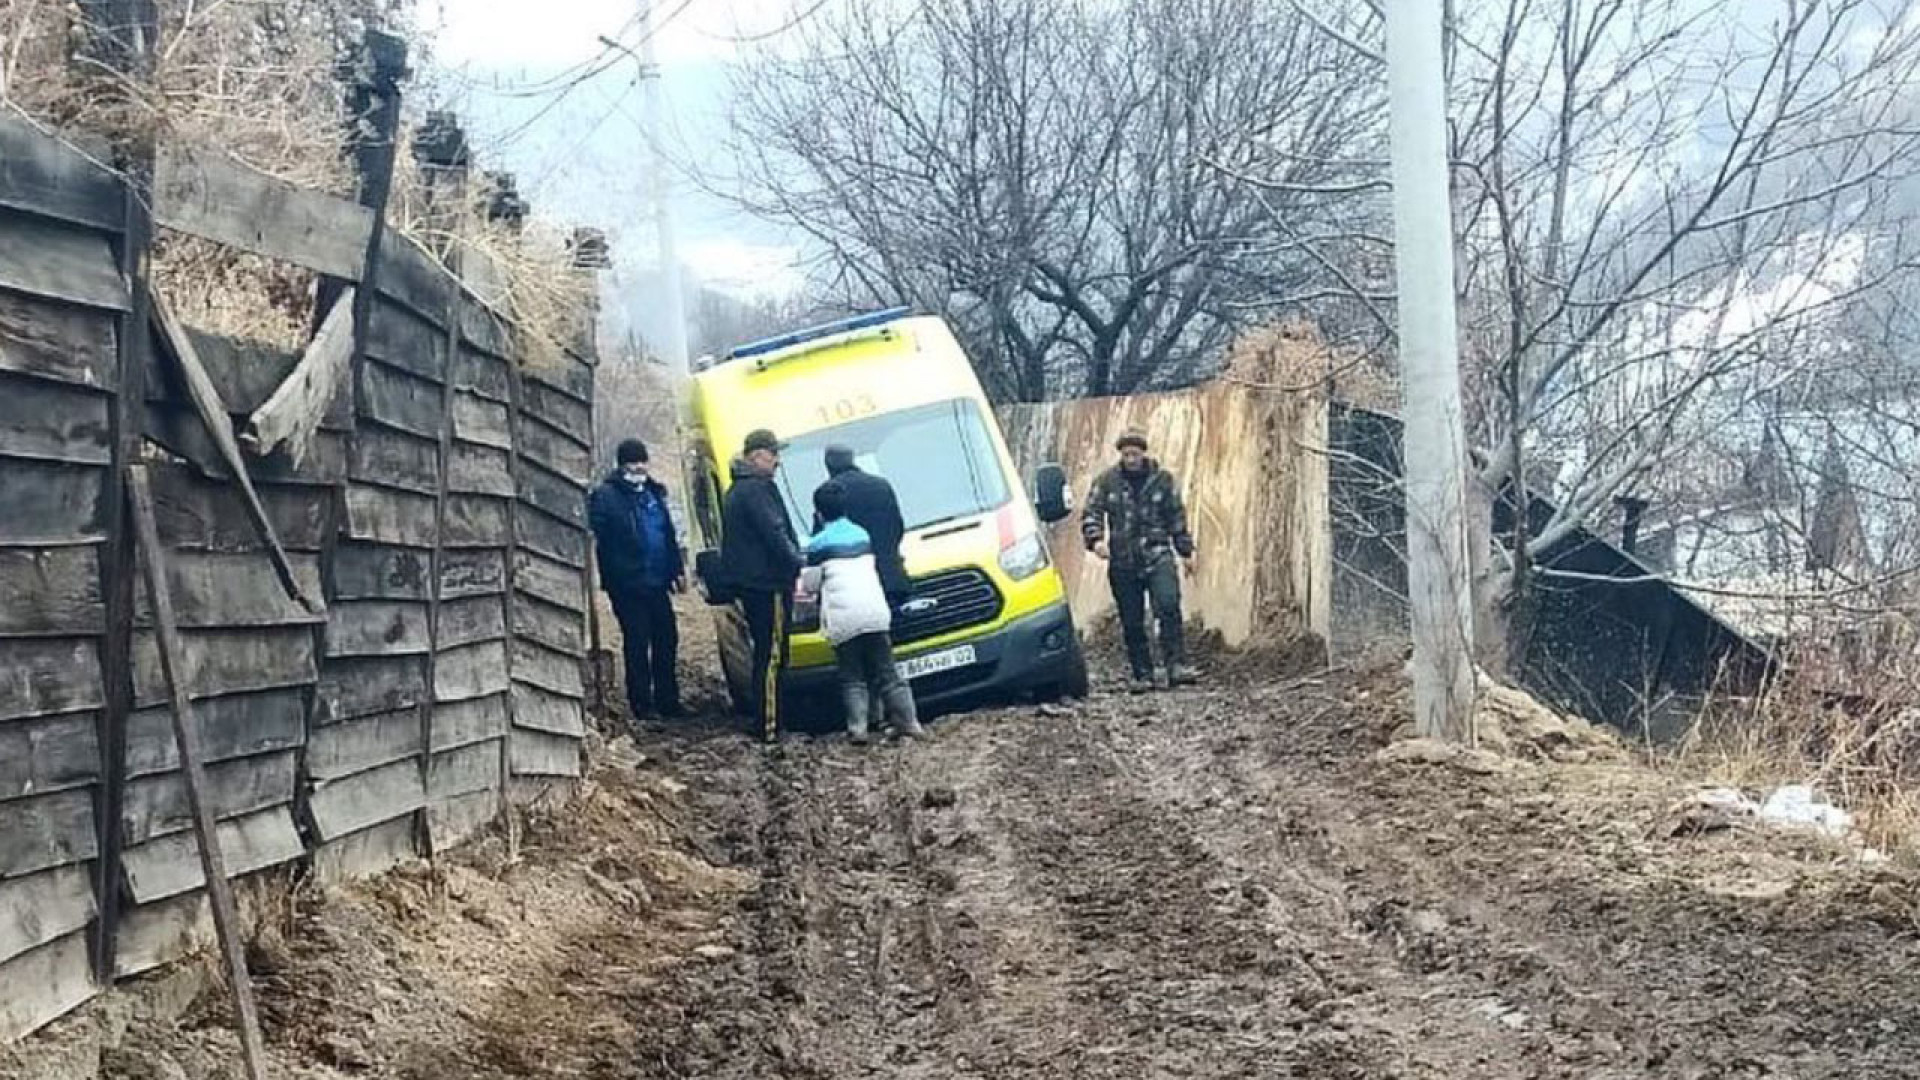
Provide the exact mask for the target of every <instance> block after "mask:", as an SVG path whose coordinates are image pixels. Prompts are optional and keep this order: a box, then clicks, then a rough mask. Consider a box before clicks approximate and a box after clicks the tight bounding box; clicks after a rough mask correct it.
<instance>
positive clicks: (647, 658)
mask: <svg viewBox="0 0 1920 1080" xmlns="http://www.w3.org/2000/svg"><path fill="white" fill-rule="evenodd" d="M614 456H615V459H616V464H615V466H614V469H613V471H612V472H610V473H608V474H607V477H606V479H605V480H602V481H601V482H600V486H599V487H597V488H595V489H594V491H593V494H592V495H591V496H590V497H589V498H588V500H587V519H588V523H589V524H590V525H591V526H592V527H593V540H594V549H595V552H596V554H597V555H598V556H599V564H600V587H601V588H602V589H604V590H606V594H607V599H608V601H610V602H611V603H612V605H613V615H614V618H616V619H618V620H620V641H621V644H622V646H623V647H624V653H625V660H626V670H627V707H628V708H629V709H631V710H632V711H633V720H634V723H636V724H637V723H641V722H643V721H645V720H646V719H647V718H648V717H649V716H650V715H657V716H661V717H666V718H669V719H671V718H673V717H677V716H680V715H681V708H680V682H679V679H678V678H677V677H676V672H675V670H674V669H675V665H676V664H677V662H678V659H679V650H680V632H679V628H678V626H676V625H675V623H674V614H673V598H672V597H671V596H670V595H669V594H670V593H675V592H679V591H681V590H682V589H684V588H685V587H686V569H685V560H684V558H683V556H682V554H681V551H680V538H679V535H678V534H677V533H676V532H675V531H674V527H673V515H672V513H671V512H670V511H669V510H668V509H667V489H666V487H665V486H663V485H662V484H661V483H660V481H658V480H656V479H654V477H653V474H652V473H651V472H650V471H649V469H648V465H647V444H646V443H643V442H641V441H640V440H639V439H628V440H626V441H624V442H622V443H621V444H620V448H619V450H618V451H617V452H616V454H615V455H614Z"/></svg>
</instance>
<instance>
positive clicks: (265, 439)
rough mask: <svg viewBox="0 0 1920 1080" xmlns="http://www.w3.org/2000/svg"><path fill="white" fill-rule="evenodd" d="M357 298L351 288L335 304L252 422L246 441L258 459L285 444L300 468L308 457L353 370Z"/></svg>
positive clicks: (245, 430) (243, 435)
mask: <svg viewBox="0 0 1920 1080" xmlns="http://www.w3.org/2000/svg"><path fill="white" fill-rule="evenodd" d="M354 295H355V292H354V290H353V289H351V288H349V289H347V290H346V291H344V292H342V293H341V294H340V295H339V296H338V297H337V298H336V299H335V300H334V302H333V307H332V309H330V310H329V311H328V312H327V317H326V319H325V320H324V321H322V322H321V323H320V332H319V333H318V334H316V335H315V336H314V339H313V340H312V341H311V342H309V343H308V344H307V349H306V351H305V352H303V353H301V354H300V363H299V364H297V365H295V366H294V369H293V370H292V371H291V372H289V373H288V374H287V377H286V378H285V379H284V380H282V381H281V383H280V386H279V388H278V389H276V390H275V391H274V392H273V395H272V396H271V397H269V398H268V399H267V400H266V403H265V404H263V405H261V406H260V407H259V408H258V409H255V410H254V411H253V415H252V416H250V417H248V418H247V424H246V427H245V428H243V429H242V430H241V432H240V442H241V444H242V445H243V446H245V447H246V448H247V451H248V452H249V453H251V454H253V455H254V456H255V457H265V456H266V455H268V454H271V453H273V452H274V451H275V450H277V449H279V448H280V447H281V446H285V447H286V448H287V453H288V454H290V455H291V456H292V457H293V463H294V464H295V465H298V464H300V462H301V461H303V460H304V459H305V458H306V456H307V447H308V446H310V445H311V444H312V441H313V433H314V432H315V431H318V430H319V428H320V421H321V419H322V418H323V417H325V416H326V412H327V405H328V403H330V402H331V401H332V400H333V396H334V394H336V393H338V392H339V390H340V388H341V387H342V386H344V385H345V384H346V381H347V375H348V374H349V372H351V370H352V366H353V365H352V361H353V310H354V309H353V301H354Z"/></svg>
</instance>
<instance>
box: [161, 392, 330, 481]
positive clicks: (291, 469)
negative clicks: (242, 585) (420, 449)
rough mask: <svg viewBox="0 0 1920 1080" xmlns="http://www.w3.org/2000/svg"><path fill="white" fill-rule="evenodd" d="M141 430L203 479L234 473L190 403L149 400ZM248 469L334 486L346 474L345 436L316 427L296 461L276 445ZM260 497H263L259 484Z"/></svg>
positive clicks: (258, 476) (261, 475)
mask: <svg viewBox="0 0 1920 1080" xmlns="http://www.w3.org/2000/svg"><path fill="white" fill-rule="evenodd" d="M146 436H147V438H149V439H151V440H152V441H154V442H156V443H159V444H160V445H161V446H164V447H166V448H167V449H168V450H169V451H171V452H172V453H174V454H177V455H179V456H180V457H183V458H185V459H186V460H187V461H189V462H191V463H192V465H193V467H194V468H195V469H197V470H199V471H200V474H201V475H203V476H205V477H207V478H208V479H211V480H219V481H227V480H228V479H230V478H231V477H232V475H233V474H232V472H230V471H229V470H228V468H227V465H226V462H224V461H222V460H221V459H220V448H219V447H218V446H217V445H216V444H215V440H214V438H213V436H212V435H210V434H209V433H208V432H207V426H206V425H205V424H203V423H201V421H200V414H199V413H197V412H195V411H194V410H193V409H191V408H188V407H185V406H182V405H178V404H175V403H169V402H162V403H159V404H148V406H147V427H146ZM247 472H248V473H249V474H250V475H251V476H252V477H253V480H254V483H255V484H257V485H265V484H301V485H307V486H325V487H333V486H335V485H338V484H340V483H342V482H344V481H345V480H346V479H347V438H346V436H345V434H343V433H342V432H338V431H320V432H316V433H315V434H314V436H313V438H312V439H311V440H310V441H309V442H308V444H307V454H306V457H304V458H302V459H301V460H299V461H297V462H296V461H295V460H294V459H293V455H291V454H289V453H287V452H286V451H285V450H284V449H282V450H276V451H274V452H273V453H271V454H268V455H266V456H265V457H257V458H254V459H252V460H251V461H249V462H248V463H247ZM262 497H263V498H265V497H266V496H265V493H264V488H263V489H262ZM308 497H309V498H311V499H313V500H314V501H316V502H322V501H324V499H325V495H324V494H322V493H318V492H314V493H310V494H309V496H308Z"/></svg>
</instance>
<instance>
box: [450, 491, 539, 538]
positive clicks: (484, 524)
mask: <svg viewBox="0 0 1920 1080" xmlns="http://www.w3.org/2000/svg"><path fill="white" fill-rule="evenodd" d="M446 502H447V513H446V536H445V543H446V546H447V547H450V548H475V547H484V548H495V547H505V546H506V544H507V500H505V499H496V498H493V497H492V496H490V495H448V496H447V500H446ZM521 516H522V517H524V516H526V515H521Z"/></svg>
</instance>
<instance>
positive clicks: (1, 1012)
mask: <svg viewBox="0 0 1920 1080" xmlns="http://www.w3.org/2000/svg"><path fill="white" fill-rule="evenodd" d="M0 986H4V987H6V988H7V992H6V993H4V994H0V1043H7V1042H12V1041H14V1040H16V1039H20V1038H24V1037H25V1036H27V1035H29V1034H31V1033H33V1032H35V1031H38V1030H39V1029H40V1028H42V1027H45V1026H46V1025H47V1024H50V1023H52V1022H53V1021H55V1020H58V1019H59V1018H60V1017H62V1016H65V1015H66V1014H67V1013H69V1012H72V1011H73V1010H74V1009H77V1008H79V1007H80V1006H81V1005H83V1004H85V1003H86V1002H87V1001H88V1000H89V999H91V998H92V997H93V995H94V994H96V993H98V992H99V988H98V987H97V986H95V985H94V981H93V963H92V961H91V960H90V959H89V954H88V952H87V935H86V934H85V933H72V934H68V935H67V936H66V937H63V938H60V939H58V940H56V941H53V942H49V943H48V944H46V945H42V946H40V947H39V948H37V949H34V950H33V951H32V952H28V953H24V954H22V955H20V956H16V957H14V958H13V959H12V960H9V961H7V962H6V964H5V965H0Z"/></svg>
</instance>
